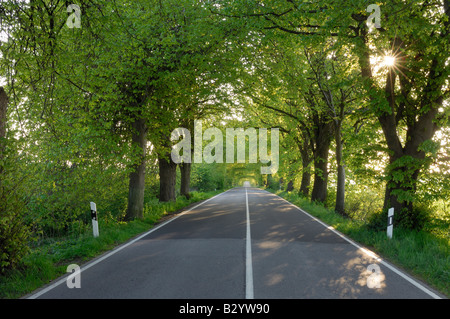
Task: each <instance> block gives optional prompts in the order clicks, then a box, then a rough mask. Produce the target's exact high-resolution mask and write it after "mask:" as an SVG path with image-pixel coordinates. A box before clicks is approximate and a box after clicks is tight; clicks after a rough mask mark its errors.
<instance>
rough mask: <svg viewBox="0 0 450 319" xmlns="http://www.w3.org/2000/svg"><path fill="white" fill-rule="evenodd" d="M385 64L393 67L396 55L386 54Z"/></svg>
mask: <svg viewBox="0 0 450 319" xmlns="http://www.w3.org/2000/svg"><path fill="white" fill-rule="evenodd" d="M383 65H385V66H387V67H392V66H394V65H395V56H391V55H385V56H384V58H383Z"/></svg>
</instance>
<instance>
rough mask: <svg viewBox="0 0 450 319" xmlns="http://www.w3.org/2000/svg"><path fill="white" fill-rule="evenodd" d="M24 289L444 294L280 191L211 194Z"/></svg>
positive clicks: (251, 295)
mask: <svg viewBox="0 0 450 319" xmlns="http://www.w3.org/2000/svg"><path fill="white" fill-rule="evenodd" d="M79 280H80V281H79V282H80V284H81V287H80V288H72V289H69V288H68V286H67V284H66V278H65V277H63V278H60V279H59V280H57V281H55V282H53V283H52V284H50V285H48V286H46V287H44V288H42V289H40V290H38V291H36V292H35V293H34V294H31V295H30V296H28V297H29V298H33V299H34V298H47V299H57V298H63V299H71V298H77V299H86V298H100V299H112V298H114V299H116V298H121V299H123V298H136V299H142V298H150V299H266V298H270V299H300V298H315V299H317V298H320V299H322V298H327V299H335V298H337V299H341V298H364V299H366V298H370V299H371V298H383V299H385V298H402V299H404V298H420V299H424V298H440V297H442V296H441V295H439V294H438V293H437V292H435V291H434V290H432V289H431V288H429V287H427V286H426V285H424V284H423V283H421V282H419V281H418V280H416V279H414V278H412V277H410V276H409V275H406V274H405V273H403V272H402V271H400V270H399V269H397V268H396V267H394V266H392V265H391V264H389V263H387V262H386V261H383V260H381V259H380V258H378V257H377V256H375V255H374V254H372V253H371V252H370V251H368V250H366V249H364V248H363V247H360V246H359V245H358V244H356V243H354V242H353V241H351V240H349V239H347V238H345V237H344V236H342V235H341V234H339V233H337V232H336V231H334V230H333V229H331V228H329V227H328V226H327V225H325V224H323V223H321V222H320V221H318V220H316V219H315V218H313V217H312V216H310V215H308V214H307V213H306V212H303V211H302V210H300V209H299V208H297V207H296V206H294V205H292V204H290V203H289V202H287V201H285V200H284V199H282V198H280V197H278V196H276V195H274V194H271V193H269V192H266V191H264V190H261V189H257V188H249V187H242V188H234V189H231V190H229V191H227V192H224V193H222V194H220V195H217V196H215V197H213V198H211V199H209V200H207V201H204V202H202V203H201V204H199V205H197V206H195V207H193V208H191V209H190V210H188V211H185V212H183V213H182V214H180V215H177V216H176V217H174V218H172V219H170V220H168V221H167V222H165V223H163V224H160V225H158V226H157V227H155V228H154V229H152V230H151V231H149V232H147V233H146V234H143V235H141V236H139V237H137V238H136V239H134V240H132V241H130V242H128V243H127V244H124V245H122V246H120V247H118V248H116V249H114V250H113V251H111V252H109V253H106V254H104V255H102V256H101V257H99V258H96V259H95V260H93V261H91V262H89V263H87V264H86V265H84V266H83V267H82V268H81V274H80V277H79Z"/></svg>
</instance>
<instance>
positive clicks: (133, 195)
mask: <svg viewBox="0 0 450 319" xmlns="http://www.w3.org/2000/svg"><path fill="white" fill-rule="evenodd" d="M132 142H133V145H134V146H136V147H138V148H139V150H140V156H139V160H138V163H137V164H136V165H135V166H134V170H133V171H132V172H131V173H130V177H129V178H130V183H129V191H128V208H127V214H126V216H125V219H126V220H133V219H140V218H142V217H143V215H144V190H145V155H146V150H147V126H146V121H145V119H138V120H135V121H134V123H133V134H132Z"/></svg>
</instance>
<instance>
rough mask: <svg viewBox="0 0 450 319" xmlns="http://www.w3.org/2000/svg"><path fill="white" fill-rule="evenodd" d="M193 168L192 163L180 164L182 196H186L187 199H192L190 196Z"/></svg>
mask: <svg viewBox="0 0 450 319" xmlns="http://www.w3.org/2000/svg"><path fill="white" fill-rule="evenodd" d="M191 166H192V164H191V163H182V164H180V173H181V183H180V194H181V196H185V197H186V198H187V199H189V198H190V197H191V196H190V194H189V190H190V185H191Z"/></svg>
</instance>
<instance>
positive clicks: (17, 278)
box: [0, 191, 220, 299]
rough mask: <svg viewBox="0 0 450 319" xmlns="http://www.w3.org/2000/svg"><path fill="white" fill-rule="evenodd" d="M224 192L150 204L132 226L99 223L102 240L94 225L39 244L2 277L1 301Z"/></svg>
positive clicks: (115, 221)
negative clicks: (93, 233)
mask: <svg viewBox="0 0 450 319" xmlns="http://www.w3.org/2000/svg"><path fill="white" fill-rule="evenodd" d="M218 193H220V191H216V192H209V193H193V194H192V197H191V198H190V199H189V200H187V199H185V198H184V197H180V198H178V199H177V201H176V202H170V203H159V202H158V201H157V200H154V201H150V202H147V203H146V204H145V209H144V218H143V219H142V220H134V221H131V222H119V221H117V220H114V219H113V218H111V217H108V216H106V217H104V218H103V219H102V218H100V219H99V232H100V236H99V237H98V238H94V237H93V236H92V230H91V229H90V225H85V226H86V227H84V229H83V230H81V231H78V232H77V233H76V234H72V235H71V236H68V237H64V238H46V239H44V240H40V242H39V243H38V244H35V245H34V247H33V248H32V250H31V252H30V253H29V254H28V255H27V256H26V257H25V258H24V259H23V261H22V264H21V265H20V266H19V267H17V268H16V269H14V270H11V271H9V272H7V273H6V274H5V275H3V276H0V298H2V299H5V298H6V299H12V298H20V297H22V296H24V295H26V294H28V293H30V292H32V291H34V290H35V289H38V288H40V287H42V286H43V285H45V284H48V283H49V282H51V281H53V280H55V279H56V278H58V277H60V276H62V275H64V274H65V273H66V269H67V266H68V265H70V264H78V265H80V266H81V265H82V264H83V263H85V262H87V261H89V260H90V259H92V258H94V257H96V256H98V255H100V254H102V253H104V252H105V251H108V250H111V249H113V248H114V247H116V246H117V245H120V244H123V243H125V242H126V241H128V240H130V239H132V238H134V237H136V236H138V235H139V234H142V233H144V232H146V231H148V230H149V229H151V228H152V227H153V226H155V224H156V223H157V222H158V221H160V220H161V219H162V218H164V217H167V216H168V215H170V214H171V213H173V212H177V211H179V210H181V209H183V208H185V207H187V206H189V205H190V204H193V203H195V202H198V201H201V200H205V199H208V198H211V197H212V196H214V195H216V194H218Z"/></svg>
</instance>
